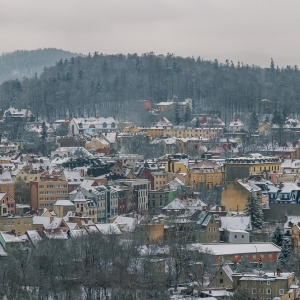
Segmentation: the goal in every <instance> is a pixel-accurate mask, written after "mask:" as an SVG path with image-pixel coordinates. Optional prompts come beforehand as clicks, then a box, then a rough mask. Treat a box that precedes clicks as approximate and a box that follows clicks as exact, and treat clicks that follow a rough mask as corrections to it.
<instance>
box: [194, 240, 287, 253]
mask: <svg viewBox="0 0 300 300" xmlns="http://www.w3.org/2000/svg"><path fill="white" fill-rule="evenodd" d="M191 247H192V249H195V250H197V249H199V250H200V251H202V250H203V249H207V250H209V251H212V252H213V253H214V254H215V255H219V256H220V255H238V254H250V253H251V254H252V253H273V252H275V253H279V252H280V251H281V248H280V247H278V246H277V245H275V244H273V243H247V244H225V243H213V244H199V243H198V244H191Z"/></svg>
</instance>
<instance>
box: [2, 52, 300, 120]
mask: <svg viewBox="0 0 300 300" xmlns="http://www.w3.org/2000/svg"><path fill="white" fill-rule="evenodd" d="M299 81H300V73H299V70H298V68H297V66H294V67H291V66H287V67H286V68H284V69H279V68H278V67H276V66H275V64H274V62H273V61H272V60H271V63H270V68H260V67H257V66H254V65H252V66H249V65H243V64H242V63H238V64H236V65H234V63H233V62H230V61H229V60H226V62H224V63H220V62H218V61H217V60H215V61H213V62H212V61H205V60H202V59H201V58H200V57H198V58H197V59H194V58H191V57H187V58H183V57H177V56H174V55H172V54H168V55H167V56H162V55H159V56H157V55H155V54H154V53H147V54H144V55H141V56H138V55H137V54H128V55H122V54H118V55H102V54H98V53H97V52H96V53H94V54H93V55H89V56H88V57H75V58H73V57H72V58H70V59H66V60H63V59H61V60H60V61H58V62H57V63H56V65H55V66H53V67H49V68H45V70H44V72H43V73H42V74H41V76H40V77H39V78H32V79H27V78H26V79H24V80H22V81H19V80H14V81H7V82H4V83H3V84H2V85H1V86H0V106H1V108H6V107H7V106H11V105H14V106H15V107H29V108H30V109H31V110H32V111H33V112H34V113H35V114H36V115H37V116H38V117H39V118H43V119H47V120H51V119H54V118H65V117H74V116H87V117H88V116H108V115H111V116H114V117H117V118H119V119H120V120H131V121H134V120H133V119H132V116H134V113H135V114H139V107H140V106H141V105H138V101H139V100H144V99H147V100H150V101H151V102H152V103H157V102H160V101H167V100H175V101H183V100H184V99H185V98H192V99H193V106H194V108H195V110H194V112H195V111H197V112H201V111H202V112H203V111H207V110H209V111H212V110H217V111H220V112H221V118H222V119H223V120H224V121H225V122H229V121H230V120H231V119H232V118H233V117H234V116H238V117H240V118H241V119H245V118H246V115H247V116H249V115H250V113H251V112H253V111H256V113H258V114H260V113H273V112H274V110H275V109H279V110H282V109H284V108H285V110H286V111H287V113H294V114H299V111H300V110H299V108H298V105H297V104H298V100H299V95H300V86H299ZM265 98H266V99H269V100H270V101H271V102H264V101H263V102H262V101H261V100H262V99H265Z"/></svg>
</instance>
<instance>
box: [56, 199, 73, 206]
mask: <svg viewBox="0 0 300 300" xmlns="http://www.w3.org/2000/svg"><path fill="white" fill-rule="evenodd" d="M53 205H57V206H74V203H72V202H71V201H70V200H66V199H59V200H56V202H55V203H54V204H53Z"/></svg>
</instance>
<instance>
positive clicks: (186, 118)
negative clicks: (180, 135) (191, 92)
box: [184, 103, 192, 123]
mask: <svg viewBox="0 0 300 300" xmlns="http://www.w3.org/2000/svg"><path fill="white" fill-rule="evenodd" d="M191 113H192V112H191V106H190V104H189V103H188V104H187V105H186V108H185V114H184V121H185V122H186V123H187V122H189V121H190V120H191Z"/></svg>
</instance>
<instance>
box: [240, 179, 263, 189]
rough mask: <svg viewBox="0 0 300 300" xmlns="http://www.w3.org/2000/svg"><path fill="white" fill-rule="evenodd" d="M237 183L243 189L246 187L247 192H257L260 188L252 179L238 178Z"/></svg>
mask: <svg viewBox="0 0 300 300" xmlns="http://www.w3.org/2000/svg"><path fill="white" fill-rule="evenodd" d="M238 183H239V184H240V185H241V186H243V187H244V188H245V189H247V190H248V191H249V192H259V191H261V188H260V187H258V186H257V185H256V184H255V183H254V182H253V181H250V180H249V181H247V182H246V181H244V182H243V180H238Z"/></svg>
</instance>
